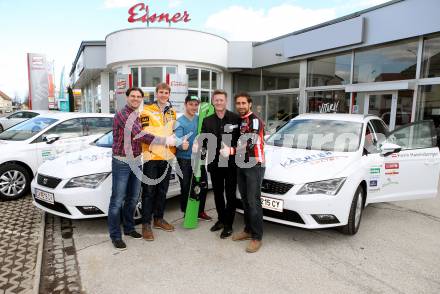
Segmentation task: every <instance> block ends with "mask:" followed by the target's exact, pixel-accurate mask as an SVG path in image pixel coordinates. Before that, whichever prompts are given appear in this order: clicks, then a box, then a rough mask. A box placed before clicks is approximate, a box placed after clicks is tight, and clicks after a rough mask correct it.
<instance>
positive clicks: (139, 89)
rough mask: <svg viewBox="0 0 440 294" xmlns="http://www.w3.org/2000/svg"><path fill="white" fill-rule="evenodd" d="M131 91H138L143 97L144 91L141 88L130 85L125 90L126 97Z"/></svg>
mask: <svg viewBox="0 0 440 294" xmlns="http://www.w3.org/2000/svg"><path fill="white" fill-rule="evenodd" d="M133 91H138V92H139V93H141V95H142V97H144V91H142V89H141V88H138V87H131V88H129V89H128V90H127V92H125V95H126V96H127V97H128V96H130V94H131V92H133Z"/></svg>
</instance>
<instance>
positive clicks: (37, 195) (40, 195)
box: [35, 189, 55, 204]
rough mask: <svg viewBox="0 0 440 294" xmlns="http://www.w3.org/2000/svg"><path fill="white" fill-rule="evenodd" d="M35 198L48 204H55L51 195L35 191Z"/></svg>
mask: <svg viewBox="0 0 440 294" xmlns="http://www.w3.org/2000/svg"><path fill="white" fill-rule="evenodd" d="M35 198H36V199H39V200H41V201H44V202H47V203H50V204H54V203H55V197H54V196H53V193H49V192H45V191H41V190H38V189H35Z"/></svg>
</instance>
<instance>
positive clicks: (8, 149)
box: [0, 112, 113, 200]
mask: <svg viewBox="0 0 440 294" xmlns="http://www.w3.org/2000/svg"><path fill="white" fill-rule="evenodd" d="M112 124H113V115H112V114H97V113H77V112H75V113H67V112H47V113H45V114H41V115H39V116H36V117H34V118H32V119H29V120H27V121H25V122H22V123H20V124H18V125H15V126H13V127H12V128H9V129H7V130H5V131H4V132H3V133H0V150H1V152H0V199H2V200H13V199H18V198H20V197H22V196H24V195H26V193H28V192H29V188H30V183H31V181H32V179H33V177H34V175H35V174H36V171H37V168H38V167H39V166H40V165H41V164H42V163H43V162H45V161H48V160H53V159H55V158H57V157H59V156H60V155H61V154H63V153H65V152H73V151H77V150H81V149H83V148H85V146H88V144H89V143H90V142H93V141H94V140H96V138H98V137H100V136H102V134H104V133H106V132H108V131H109V130H111V129H112Z"/></svg>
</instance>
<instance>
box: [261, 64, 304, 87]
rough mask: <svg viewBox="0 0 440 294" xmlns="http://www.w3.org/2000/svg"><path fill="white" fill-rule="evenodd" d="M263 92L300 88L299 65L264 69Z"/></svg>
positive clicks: (284, 65)
mask: <svg viewBox="0 0 440 294" xmlns="http://www.w3.org/2000/svg"><path fill="white" fill-rule="evenodd" d="M262 75H263V91H270V90H282V89H293V88H298V87H299V63H298V62H295V63H290V64H283V65H278V66H274V67H267V68H263V70H262Z"/></svg>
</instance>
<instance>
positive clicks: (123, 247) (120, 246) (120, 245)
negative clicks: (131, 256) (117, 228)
mask: <svg viewBox="0 0 440 294" xmlns="http://www.w3.org/2000/svg"><path fill="white" fill-rule="evenodd" d="M112 243H113V246H115V248H116V249H118V250H120V251H122V250H126V249H127V245H125V243H124V241H122V240H113V241H112Z"/></svg>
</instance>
